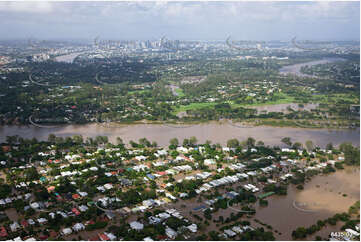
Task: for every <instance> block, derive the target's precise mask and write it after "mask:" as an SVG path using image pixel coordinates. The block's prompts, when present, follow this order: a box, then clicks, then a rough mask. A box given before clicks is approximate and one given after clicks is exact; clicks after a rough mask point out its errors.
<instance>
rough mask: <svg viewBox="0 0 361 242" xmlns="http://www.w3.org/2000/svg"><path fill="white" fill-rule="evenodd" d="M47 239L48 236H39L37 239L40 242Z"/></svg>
mask: <svg viewBox="0 0 361 242" xmlns="http://www.w3.org/2000/svg"><path fill="white" fill-rule="evenodd" d="M47 238H49V236H47V235H41V236H39V239H40V240H46V239H47Z"/></svg>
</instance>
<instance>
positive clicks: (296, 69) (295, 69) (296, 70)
mask: <svg viewBox="0 0 361 242" xmlns="http://www.w3.org/2000/svg"><path fill="white" fill-rule="evenodd" d="M337 61H345V59H343V58H324V59H322V60H317V61H310V62H305V63H300V64H295V65H289V66H284V67H282V68H281V69H280V73H281V74H283V75H287V74H293V75H297V76H304V77H314V76H311V75H307V74H303V73H301V68H302V67H303V66H314V65H319V64H326V63H332V62H337Z"/></svg>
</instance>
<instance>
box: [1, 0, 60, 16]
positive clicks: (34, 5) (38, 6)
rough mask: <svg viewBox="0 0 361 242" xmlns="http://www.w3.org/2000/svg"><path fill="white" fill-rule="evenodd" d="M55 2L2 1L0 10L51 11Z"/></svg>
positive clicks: (19, 11)
mask: <svg viewBox="0 0 361 242" xmlns="http://www.w3.org/2000/svg"><path fill="white" fill-rule="evenodd" d="M52 11H53V4H52V3H51V2H40V1H37V2H25V1H24V2H1V3H0V12H9V13H37V14H41V13H51V12H52Z"/></svg>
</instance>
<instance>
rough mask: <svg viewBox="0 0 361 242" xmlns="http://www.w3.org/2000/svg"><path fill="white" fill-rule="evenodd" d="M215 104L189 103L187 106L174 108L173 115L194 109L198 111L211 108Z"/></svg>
mask: <svg viewBox="0 0 361 242" xmlns="http://www.w3.org/2000/svg"><path fill="white" fill-rule="evenodd" d="M216 104H217V103H215V102H213V103H191V104H188V105H180V106H179V107H178V108H176V110H175V111H174V113H179V112H184V111H187V110H194V109H199V108H205V107H213V106H214V105H216Z"/></svg>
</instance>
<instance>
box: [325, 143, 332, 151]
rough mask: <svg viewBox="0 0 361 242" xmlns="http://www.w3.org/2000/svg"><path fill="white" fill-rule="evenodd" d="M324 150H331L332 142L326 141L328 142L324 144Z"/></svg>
mask: <svg viewBox="0 0 361 242" xmlns="http://www.w3.org/2000/svg"><path fill="white" fill-rule="evenodd" d="M326 150H333V144H332V142H330V143H328V144H327V145H326Z"/></svg>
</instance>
